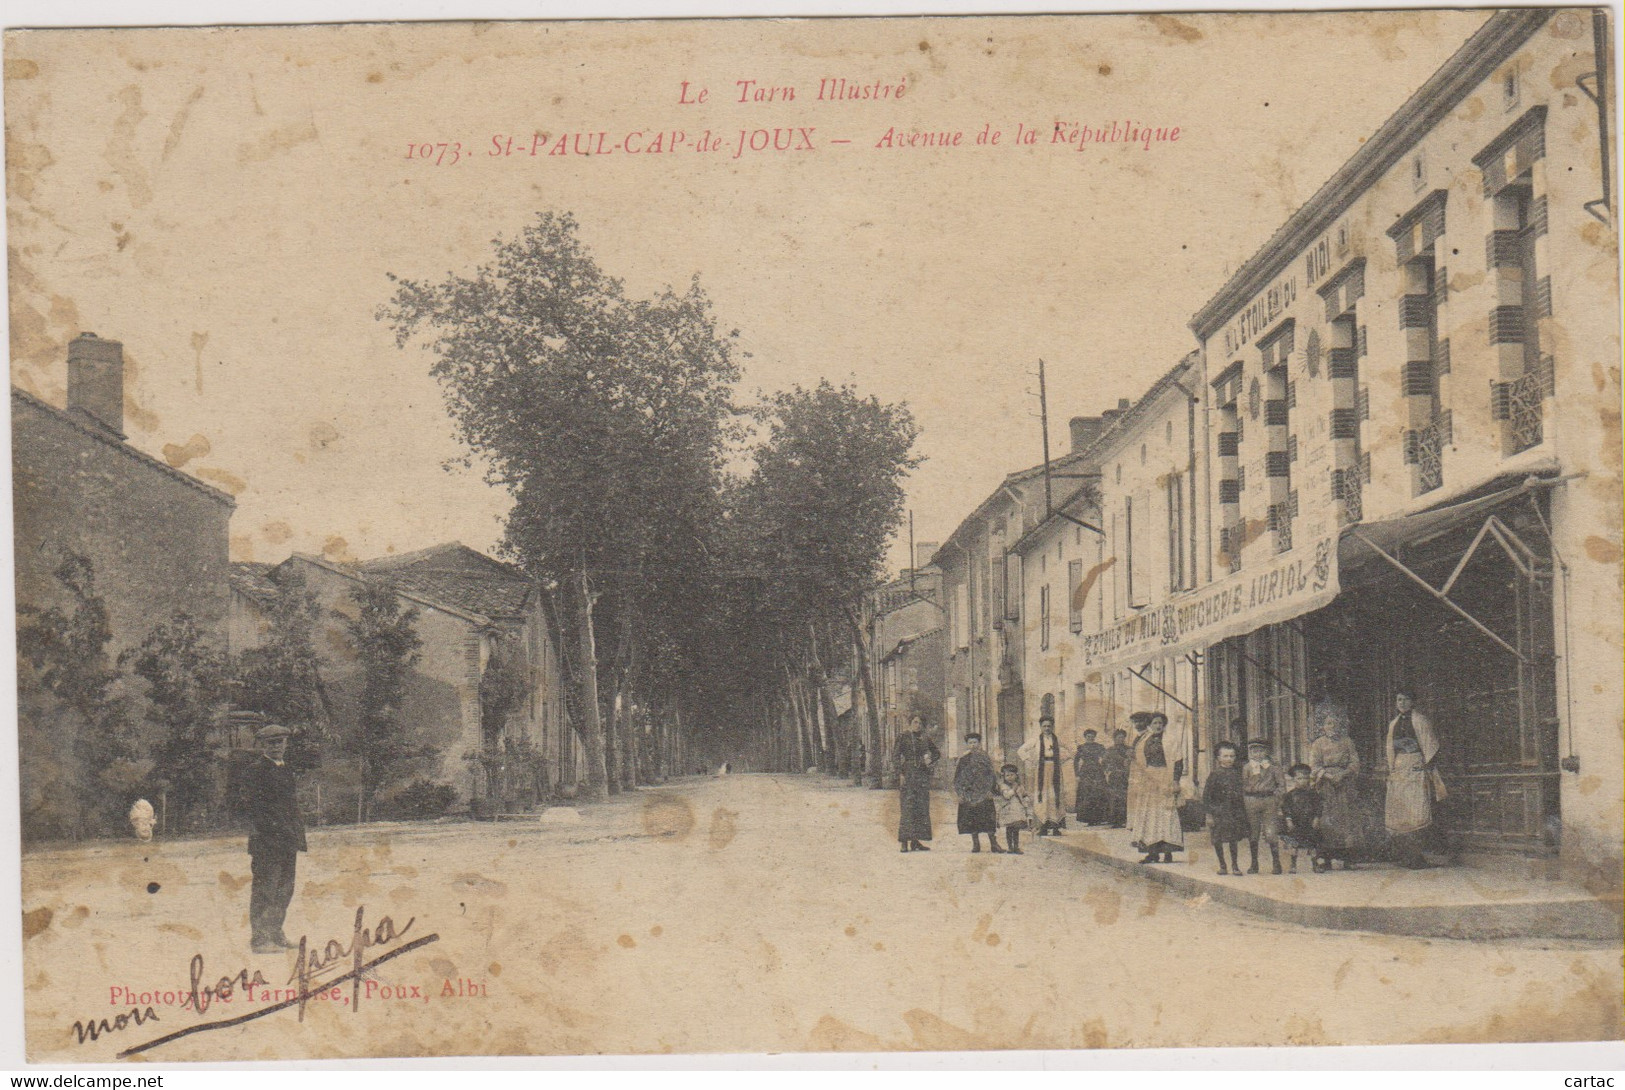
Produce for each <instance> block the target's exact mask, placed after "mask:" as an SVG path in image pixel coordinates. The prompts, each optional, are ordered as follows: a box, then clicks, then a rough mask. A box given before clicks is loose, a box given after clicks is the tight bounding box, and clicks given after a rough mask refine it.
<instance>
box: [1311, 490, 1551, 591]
mask: <svg viewBox="0 0 1625 1090" xmlns="http://www.w3.org/2000/svg"><path fill="white" fill-rule="evenodd" d="M1553 483H1555V479H1554V478H1552V477H1539V476H1527V475H1519V476H1517V477H1509V478H1506V479H1505V480H1503V481H1500V482H1497V484H1499V485H1500V486H1501V487H1496V488H1495V489H1494V490H1493V491H1491V492H1489V493H1488V494H1486V495H1483V496H1477V497H1475V498H1473V499H1469V500H1462V501H1460V502H1458V503H1452V504H1447V505H1445V506H1443V507H1435V508H1431V509H1429V510H1426V511H1418V512H1416V513H1415V514H1412V515H1400V516H1399V517H1397V518H1391V519H1383V520H1382V521H1380V522H1362V523H1359V524H1358V525H1356V526H1351V527H1349V528H1348V529H1347V530H1346V531H1344V534H1343V541H1342V543H1341V544H1340V545H1339V547H1338V554H1339V555H1338V559H1339V561H1340V562H1341V563H1342V565H1343V567H1345V568H1348V569H1353V568H1355V567H1358V566H1361V565H1363V564H1366V563H1368V562H1369V561H1371V560H1374V559H1376V558H1377V555H1378V554H1377V551H1376V550H1377V549H1381V550H1382V551H1383V552H1388V553H1392V552H1395V551H1396V550H1398V549H1400V548H1415V547H1416V546H1418V545H1422V544H1425V543H1427V542H1429V541H1432V540H1433V539H1434V538H1436V537H1439V536H1441V535H1443V534H1447V533H1449V532H1450V531H1452V530H1455V529H1458V528H1460V527H1462V526H1465V525H1467V524H1468V523H1470V522H1474V521H1479V520H1482V519H1483V518H1484V517H1486V516H1487V515H1488V513H1489V512H1491V511H1492V510H1494V509H1495V508H1497V507H1499V506H1501V505H1502V504H1504V503H1506V502H1507V501H1508V500H1514V499H1517V498H1518V497H1519V496H1522V495H1524V494H1525V493H1527V492H1530V491H1532V490H1533V489H1536V488H1542V487H1549V486H1550V485H1552V484H1553Z"/></svg>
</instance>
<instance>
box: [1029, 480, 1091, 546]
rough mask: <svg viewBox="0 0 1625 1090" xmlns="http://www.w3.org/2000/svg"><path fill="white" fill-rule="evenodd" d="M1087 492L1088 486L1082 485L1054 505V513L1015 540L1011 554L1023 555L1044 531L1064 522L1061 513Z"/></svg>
mask: <svg viewBox="0 0 1625 1090" xmlns="http://www.w3.org/2000/svg"><path fill="white" fill-rule="evenodd" d="M1088 491H1089V486H1088V485H1082V486H1081V487H1079V488H1078V490H1077V491H1075V492H1073V493H1072V495H1070V496H1068V497H1067V498H1066V499H1064V500H1062V501H1061V502H1060V503H1058V504H1056V505H1055V513H1054V514H1053V515H1051V516H1049V518H1047V519H1045V520H1044V521H1042V522H1040V523H1039V524H1038V525H1037V526H1034V527H1033V528H1032V529H1031V530H1028V531H1027V532H1026V533H1024V534H1022V535H1021V536H1020V537H1018V538H1016V540H1015V542H1014V543H1013V544H1012V545H1011V546H1010V551H1011V552H1013V553H1022V554H1025V553H1026V552H1027V550H1028V549H1029V548H1031V547H1032V543H1033V542H1034V541H1036V540H1037V539H1038V538H1040V537H1042V536H1043V535H1044V533H1045V531H1047V530H1048V529H1049V528H1050V527H1052V526H1057V525H1060V524H1062V523H1064V522H1066V520H1065V519H1063V518H1062V517H1061V512H1063V511H1065V510H1066V509H1067V508H1068V507H1070V506H1072V504H1073V503H1074V502H1076V501H1077V500H1078V499H1080V498H1082V497H1083V496H1084V494H1085V493H1087V492H1088Z"/></svg>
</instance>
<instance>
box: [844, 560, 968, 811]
mask: <svg viewBox="0 0 1625 1090" xmlns="http://www.w3.org/2000/svg"><path fill="white" fill-rule="evenodd" d="M935 551H936V546H935V545H930V544H927V545H922V546H920V548H919V549H918V550H917V552H919V553H920V554H922V555H923V556H926V557H929V556H930V555H932V554H933V553H935ZM866 612H867V614H868V620H869V631H870V638H869V653H870V655H871V656H872V659H873V661H872V662H871V663H870V677H871V678H872V679H873V682H874V687H875V705H876V710H877V712H878V714H879V719H880V729H879V731H878V734H879V741H880V747H881V749H880V753H879V754H878V755H877V756H878V758H879V760H878V762H877V763H876V764H875V766H874V767H876V768H877V769H879V770H880V772H881V776H882V784H883V785H884V786H887V787H892V786H896V783H897V769H896V768H895V767H893V763H892V756H893V754H894V753H895V752H896V748H897V735H898V732H899V731H902V730H906V729H907V727H908V721H909V718H910V717H911V716H913V715H918V716H920V717H921V719H922V720H923V721H924V724H925V726H924V730H925V732H926V734H927V735H929V736H930V737H931V739H932V740H933V741H934V742H936V744H937V747H938V748H939V749H942V748H943V747H944V746H945V745H946V744H947V736H946V734H945V732H944V722H943V708H944V697H945V696H946V695H947V692H946V687H945V685H944V665H945V663H944V657H945V656H944V649H945V645H946V643H947V629H946V626H945V625H944V623H943V618H944V613H945V611H944V607H943V604H942V572H941V571H939V570H938V569H936V568H934V567H931V566H929V565H924V566H921V567H919V568H915V569H913V570H910V571H906V572H904V573H903V574H902V575H901V576H899V577H898V578H896V579H894V580H892V581H891V582H890V583H887V584H886V585H885V586H883V587H879V588H877V589H876V590H873V591H871V592H870V593H869V595H868V601H867V603H866ZM837 706H839V697H837ZM865 744H867V742H866V743H865Z"/></svg>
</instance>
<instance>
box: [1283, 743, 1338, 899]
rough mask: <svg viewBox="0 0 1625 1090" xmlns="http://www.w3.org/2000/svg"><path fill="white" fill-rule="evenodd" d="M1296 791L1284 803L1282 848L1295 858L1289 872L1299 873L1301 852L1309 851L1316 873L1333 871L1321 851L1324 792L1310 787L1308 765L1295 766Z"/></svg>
mask: <svg viewBox="0 0 1625 1090" xmlns="http://www.w3.org/2000/svg"><path fill="white" fill-rule="evenodd" d="M1291 774H1292V785H1293V786H1292V790H1290V791H1288V792H1287V793H1286V797H1285V798H1284V799H1282V800H1281V847H1283V848H1285V849H1286V850H1287V851H1288V852H1289V853H1290V857H1291V860H1292V862H1291V865H1290V867H1289V868H1288V870H1289V873H1292V874H1297V873H1298V853H1299V852H1307V853H1308V855H1309V863H1310V865H1311V866H1313V867H1314V869H1315V873H1316V874H1320V873H1322V872H1324V871H1328V870H1330V869H1331V863H1330V862H1329V861H1328V860H1327V859H1326V858H1325V857H1324V856H1323V855H1322V853H1321V850H1320V808H1321V801H1320V792H1319V791H1316V790H1315V789H1314V788H1313V787H1311V786H1310V785H1309V779H1310V775H1311V772H1310V768H1309V766H1308V765H1293V766H1292V769H1291Z"/></svg>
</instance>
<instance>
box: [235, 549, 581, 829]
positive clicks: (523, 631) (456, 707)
mask: <svg viewBox="0 0 1625 1090" xmlns="http://www.w3.org/2000/svg"><path fill="white" fill-rule="evenodd" d="M235 569H236V571H235V574H234V577H233V582H232V592H233V609H232V625H231V627H232V633H233V637H234V640H235V641H236V643H235V648H234V649H236V650H242V649H244V648H246V647H252V646H256V645H257V644H259V643H260V642H261V641H263V640H264V638H265V637H266V635H267V629H266V625H267V621H266V616H267V607H268V604H269V600H270V596H273V595H275V594H278V593H281V592H282V589H283V587H284V586H285V585H286V583H287V582H288V578H287V577H288V575H289V574H290V573H293V572H297V573H298V574H299V575H300V576H301V577H302V579H303V582H304V585H305V587H306V588H307V589H308V590H309V591H311V592H314V593H315V595H316V597H317V600H318V602H319V603H320V605H321V607H322V611H323V615H324V617H325V618H327V620H326V622H325V624H324V627H323V630H322V631H321V632H320V633H319V634H318V637H317V647H318V652H319V654H320V655H321V658H322V674H323V680H324V686H325V689H326V691H327V693H328V694H329V700H330V709H329V714H330V718H331V724H330V729H331V730H332V731H333V732H334V733H335V734H338V735H342V733H343V732H345V731H347V730H352V729H354V724H355V723H356V721H357V712H358V708H357V700H358V697H359V693H360V687H361V677H360V674H359V671H358V669H357V668H356V666H355V664H354V649H353V647H352V646H351V641H350V637H349V634H348V632H347V631H346V629H345V626H344V618H345V617H346V616H353V614H354V609H355V599H354V591H355V589H356V588H357V587H359V586H361V585H362V584H364V583H383V584H386V585H388V586H389V587H391V588H392V589H393V590H394V591H395V593H396V594H397V595H398V596H399V597H400V599H401V601H402V604H403V605H404V606H406V607H408V608H411V609H415V610H416V611H417V619H416V622H415V628H416V631H417V634H418V636H419V638H420V639H421V640H422V647H421V650H420V658H419V661H418V664H417V666H416V669H415V670H414V671H413V674H412V676H411V678H410V680H409V682H408V686H407V699H406V701H405V704H404V705H403V707H402V709H401V715H402V718H403V720H404V723H405V736H406V738H407V743H406V744H407V745H409V746H412V747H429V748H432V749H433V750H434V755H433V756H432V757H431V758H426V759H424V760H423V761H421V762H419V763H418V765H417V767H415V768H414V769H413V770H412V774H413V775H414V776H421V777H423V778H426V779H429V780H431V781H435V782H441V783H446V784H450V785H451V786H452V787H453V788H455V789H456V792H457V798H458V800H459V804H460V805H466V806H469V807H471V808H472V809H474V810H476V811H478V812H481V813H485V812H494V811H501V810H504V809H510V808H514V807H523V806H528V805H533V804H534V803H535V802H537V801H538V800H539V799H544V798H547V797H550V796H551V795H553V794H554V793H556V792H559V791H561V790H562V791H564V792H566V793H570V792H573V790H574V788H575V786H576V785H577V784H578V782H579V781H580V779H582V778H584V775H585V773H584V763H585V762H584V759H583V757H582V754H581V749H580V743H579V741H577V739H576V738H575V736H574V733H573V732H572V731H570V730H569V728H568V726H567V724H566V721H565V718H564V714H563V711H564V709H563V689H562V686H561V684H560V679H559V669H558V660H557V658H556V656H555V654H554V647H553V643H552V640H551V638H550V636H549V634H548V629H547V623H546V618H545V616H544V615H543V612H542V605H541V597H540V591H539V589H538V588H537V587H536V586H535V584H534V583H533V582H531V581H530V580H528V579H527V578H525V577H524V575H522V574H521V573H520V572H519V571H518V570H517V569H516V568H514V567H513V566H512V565H509V564H504V563H502V562H501V561H497V560H493V559H491V558H490V557H488V556H485V555H484V554H482V553H480V552H478V551H476V550H474V549H470V548H468V547H466V546H464V545H461V544H446V545H439V546H435V547H434V548H430V549H425V550H422V551H420V552H414V553H408V554H403V555H401V556H392V557H384V558H380V559H377V560H371V561H365V562H363V563H361V564H357V565H340V564H335V563H331V562H329V561H327V560H324V559H322V558H320V557H315V556H309V555H305V554H295V555H294V556H292V557H289V558H288V559H287V560H285V561H283V562H282V563H281V564H278V565H275V566H266V565H254V564H239V565H235ZM503 675H506V676H507V677H510V678H513V679H516V680H517V685H516V686H515V689H514V693H515V697H516V699H517V702H516V703H512V705H511V706H510V707H509V708H508V709H507V711H506V713H505V714H493V710H492V709H493V707H494V706H495V705H494V704H493V693H494V688H495V687H496V686H497V681H498V678H499V677H501V676H503ZM321 776H322V779H323V781H324V784H325V787H324V795H323V799H322V809H323V812H324V814H323V816H324V817H325V818H326V819H327V820H344V819H346V817H347V815H349V814H350V813H351V812H352V811H353V808H354V807H355V805H356V799H355V782H356V777H355V775H354V769H352V768H349V767H348V766H346V765H345V764H344V763H343V762H326V763H324V769H323V771H322V773H321Z"/></svg>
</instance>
